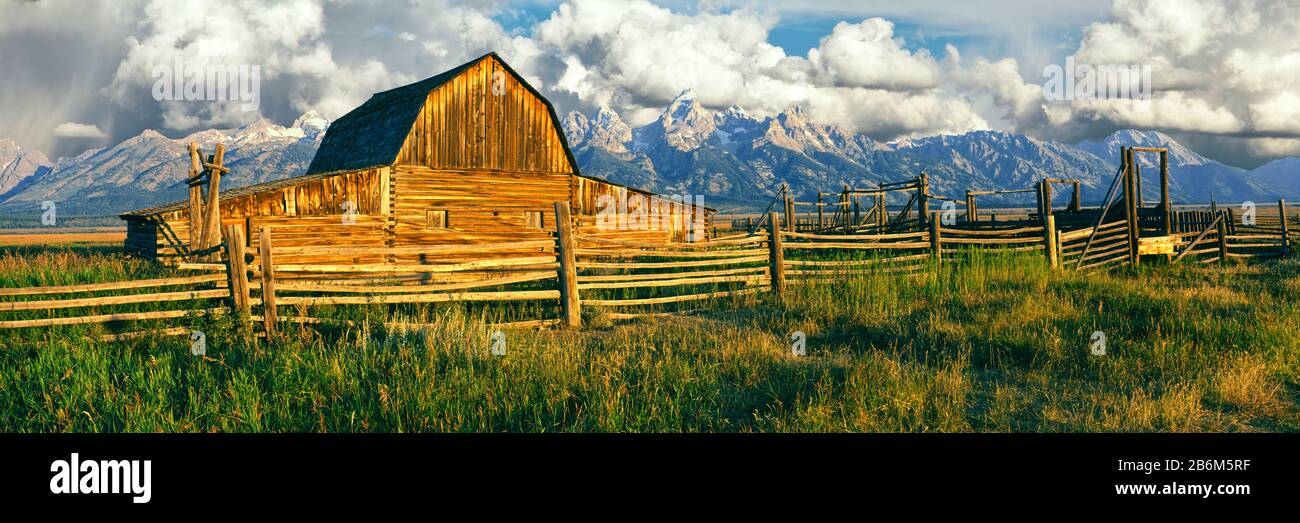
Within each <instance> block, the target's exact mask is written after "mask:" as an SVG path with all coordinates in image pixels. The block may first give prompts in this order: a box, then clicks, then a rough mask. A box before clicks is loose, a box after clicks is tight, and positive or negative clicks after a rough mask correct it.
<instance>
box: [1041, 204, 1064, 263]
mask: <svg viewBox="0 0 1300 523" xmlns="http://www.w3.org/2000/svg"><path fill="white" fill-rule="evenodd" d="M1043 242H1044V243H1043V248H1044V249H1045V250H1046V252H1047V268H1049V269H1058V268H1060V267H1061V253H1060V252H1058V251H1057V250H1056V249H1057V247H1058V246H1057V243H1056V217H1055V216H1052V215H1051V214H1048V215H1047V216H1046V217H1045V218H1044V219H1043Z"/></svg>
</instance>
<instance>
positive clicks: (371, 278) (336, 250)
mask: <svg viewBox="0 0 1300 523" xmlns="http://www.w3.org/2000/svg"><path fill="white" fill-rule="evenodd" d="M1279 208H1280V209H1285V203H1284V202H1279ZM555 214H556V223H557V224H558V227H557V235H556V237H555V238H553V239H548V240H526V241H520V242H513V243H489V244H476V245H433V246H400V247H391V246H390V247H388V248H386V249H382V250H380V252H378V253H377V252H376V251H375V250H374V249H371V248H354V247H337V246H320V247H310V246H293V247H276V246H275V233H274V230H273V229H272V228H270V227H262V228H260V229H258V230H256V231H251V232H252V233H253V234H252V235H251V237H249V235H247V234H246V232H247V231H244V230H243V227H242V226H241V225H238V224H229V225H226V226H225V227H224V228H223V229H222V233H223V237H222V243H221V244H219V245H218V246H217V248H218V249H219V250H220V251H222V252H223V253H224V260H223V261H222V262H221V263H182V264H179V265H178V266H177V267H178V268H180V269H184V270H193V271H201V272H202V273H201V274H195V275H188V276H177V277H170V278H154V279H142V280H127V281H115V282H104V283H89V284H75V285H61V286H49V287H24V288H8V289H0V313H26V314H27V315H29V316H30V315H32V314H35V313H36V312H37V311H46V312H47V313H49V314H50V317H40V318H30V317H29V318H27V319H6V320H0V329H14V328H27V327H50V326H60V325H80V324H94V323H115V322H135V321H147V320H177V319H181V318H186V317H191V316H221V315H226V316H231V317H235V318H237V319H238V321H239V322H240V323H241V326H242V327H243V328H244V329H245V331H246V332H247V333H249V334H250V335H265V336H268V337H271V336H275V335H276V333H277V325H278V324H281V323H293V324H340V325H350V324H353V322H351V320H337V319H330V318H322V317H318V316H313V315H311V312H312V310H313V309H317V308H320V307H330V306H351V305H371V304H377V305H397V304H425V303H453V302H455V303H471V302H495V303H514V304H519V305H520V306H521V307H523V306H525V305H527V304H538V303H541V304H543V309H545V308H546V307H547V305H545V304H552V305H553V308H552V309H551V310H555V311H556V314H555V315H554V316H552V317H542V318H526V319H519V318H507V319H509V320H510V321H503V322H501V323H498V324H497V325H499V326H511V327H539V326H548V325H557V324H561V325H569V326H577V325H581V323H582V317H583V314H582V310H583V307H584V306H587V307H599V308H601V309H609V310H607V311H602V312H603V313H604V314H605V315H606V316H608V317H609V318H614V319H623V318H636V317H654V316H660V315H663V314H669V313H681V312H689V311H690V310H692V309H682V308H680V307H681V306H683V305H684V304H698V303H699V302H705V301H710V300H718V299H723V298H737V297H743V296H753V295H757V294H760V293H767V292H771V293H774V294H776V295H777V296H780V295H781V294H783V293H784V292H785V289H786V287H787V285H805V284H816V283H826V282H834V281H842V280H843V278H844V277H845V276H851V275H860V274H898V275H906V274H909V273H914V272H918V271H921V270H923V269H925V268H927V267H930V266H933V265H934V264H943V263H951V262H953V261H955V260H958V259H959V258H960V257H961V256H962V255H964V254H969V253H971V252H977V251H993V252H1031V253H1040V254H1041V255H1043V257H1044V260H1045V263H1046V264H1047V265H1048V266H1049V267H1052V268H1065V269H1069V270H1082V271H1089V270H1100V269H1105V268H1109V267H1113V266H1119V265H1126V264H1130V263H1134V262H1135V261H1136V259H1138V257H1139V256H1138V255H1139V254H1140V253H1142V252H1143V251H1142V249H1152V248H1156V247H1160V248H1164V247H1165V246H1168V247H1169V248H1171V249H1172V251H1171V252H1169V251H1161V253H1163V254H1167V255H1168V257H1169V260H1170V262H1171V263H1180V262H1183V261H1188V262H1195V263H1215V262H1220V263H1221V262H1226V261H1228V260H1230V259H1240V258H1265V257H1275V256H1281V255H1285V254H1288V253H1289V252H1290V245H1291V237H1292V235H1293V234H1295V233H1294V232H1293V231H1291V230H1290V227H1289V223H1288V220H1287V216H1286V214H1285V213H1280V216H1279V217H1278V219H1277V220H1276V221H1275V222H1265V223H1263V224H1261V223H1255V224H1252V225H1238V226H1235V227H1232V226H1229V224H1228V223H1226V221H1225V218H1226V217H1227V216H1230V215H1231V213H1222V212H1219V213H1204V214H1201V213H1199V212H1198V213H1196V214H1189V215H1187V216H1183V217H1182V219H1181V220H1180V221H1179V222H1178V223H1179V224H1180V225H1179V228H1180V229H1181V230H1178V231H1176V232H1173V233H1172V234H1169V235H1166V236H1160V237H1151V238H1142V237H1137V238H1135V237H1134V236H1133V231H1134V228H1133V227H1130V226H1129V223H1128V222H1126V221H1124V220H1118V221H1110V222H1105V223H1102V224H1101V225H1099V226H1097V227H1084V228H1077V229H1067V228H1062V227H1058V226H1057V225H1056V222H1055V220H1054V218H1053V216H1052V215H1051V214H1050V213H1049V214H1045V215H1044V216H1041V221H1039V222H1038V224H1037V225H1034V224H1032V223H1020V222H1017V223H1014V224H1006V223H1000V224H999V226H998V227H997V228H993V227H979V228H974V227H972V226H971V224H969V223H963V222H958V223H956V224H949V225H945V224H944V222H943V220H941V219H940V218H939V216H938V215H937V214H936V215H934V216H930V217H928V218H929V219H927V220H924V221H925V223H927V224H928V227H927V230H921V231H910V232H900V233H892V232H890V233H886V232H863V231H861V230H855V229H848V230H845V231H844V232H840V233H836V232H834V231H827V230H820V229H819V230H814V231H795V230H788V229H791V228H790V227H783V226H782V220H781V214H780V213H776V212H773V213H771V214H770V215H769V216H768V217H767V219H766V220H764V221H765V224H766V230H758V231H754V232H752V233H746V234H740V235H735V236H729V237H722V238H715V239H713V240H710V241H704V242H697V243H680V242H676V243H674V242H668V243H663V242H646V241H636V240H628V239H616V238H609V237H604V236H599V235H584V234H580V233H578V232H577V231H576V230H575V227H574V226H573V222H572V220H571V219H570V217H569V214H568V207H567V205H565V204H563V203H562V202H561V203H557V204H556V209H555ZM1202 218H1205V219H1204V220H1202ZM1072 223H1074V222H1072ZM254 239H255V241H254ZM1148 240H1149V241H1148ZM449 254H451V255H459V254H463V255H464V256H447V255H449ZM349 260H351V261H353V262H351V263H350V262H349ZM356 260H367V262H365V263H360V262H355V261H356ZM218 271H220V272H221V273H218ZM141 291H143V292H141ZM106 292H107V293H109V294H107V295H105V294H103V293H106ZM221 301H224V302H225V303H224V304H220V302H221ZM166 303H176V304H182V307H183V308H173V309H164V310H152V311H139V310H135V311H129V310H128V311H118V312H103V311H101V310H100V309H101V308H103V307H113V306H129V305H136V306H138V305H142V304H166ZM219 305H220V306H219ZM254 308H257V310H256V311H254ZM282 308H289V309H293V310H295V311H297V314H294V315H282V314H281V313H280V309H282ZM70 309H88V312H86V313H83V314H82V315H78V316H74V315H62V314H56V312H57V311H65V310H70ZM254 312H257V313H258V314H254ZM254 322H256V323H257V324H260V326H261V331H262V332H260V333H255V332H254V330H255V329H254ZM384 324H385V325H386V326H389V327H391V328H395V329H412V328H420V327H421V324H415V323H401V322H384ZM148 332H150V331H136V332H124V333H116V334H107V335H104V336H101V339H106V340H123V339H133V338H137V337H139V336H143V335H146V334H147V333H148ZM152 332H156V333H162V334H184V333H185V332H187V331H186V330H185V329H184V328H182V327H166V328H160V329H157V330H155V331H152Z"/></svg>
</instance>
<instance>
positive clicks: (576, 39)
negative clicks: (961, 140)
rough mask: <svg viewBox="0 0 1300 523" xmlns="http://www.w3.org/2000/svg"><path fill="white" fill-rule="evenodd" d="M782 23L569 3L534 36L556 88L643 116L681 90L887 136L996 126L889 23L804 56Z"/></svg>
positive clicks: (836, 33)
mask: <svg viewBox="0 0 1300 523" xmlns="http://www.w3.org/2000/svg"><path fill="white" fill-rule="evenodd" d="M775 23H776V19H775V18H774V17H772V16H771V15H770V14H768V13H764V12H755V11H749V10H745V9H737V10H733V11H730V12H727V13H716V12H712V11H704V12H700V13H696V14H682V13H676V12H673V11H671V10H669V9H667V8H663V7H659V6H656V5H654V4H651V3H650V2H648V1H645V0H630V1H619V0H570V1H568V2H566V3H564V4H562V5H560V7H559V8H558V9H557V10H556V11H555V13H554V14H553V15H552V16H551V18H549V19H547V20H546V21H544V22H542V23H541V24H539V26H538V28H537V31H536V34H535V38H536V40H537V41H538V43H539V45H540V46H541V47H542V49H544V50H545V51H548V52H550V53H553V54H554V55H555V56H558V57H560V58H561V62H560V66H559V69H558V71H556V73H555V77H556V80H555V82H554V83H553V85H552V89H553V90H556V91H563V92H568V93H571V94H572V95H573V96H575V97H576V98H577V99H578V100H579V101H580V102H581V103H583V104H585V105H587V106H590V107H596V106H610V107H612V108H614V109H616V110H618V111H619V112H620V113H622V114H623V116H624V118H625V119H626V120H628V121H629V122H630V123H633V124H638V123H645V122H647V121H649V120H651V119H653V118H654V117H655V116H656V115H657V113H658V111H659V110H660V109H661V108H662V107H663V106H664V105H665V104H666V103H668V102H669V101H670V100H672V99H673V97H675V96H676V95H677V94H678V93H680V92H681V91H683V90H685V89H687V88H691V89H694V90H695V93H696V97H697V99H698V100H699V102H700V103H702V104H704V105H706V106H711V107H715V108H721V107H726V106H729V105H731V104H739V105H741V106H743V107H745V108H746V109H747V110H749V111H750V112H752V113H754V114H759V115H764V114H774V113H777V112H780V111H783V110H785V109H787V108H789V107H790V106H792V105H800V106H802V107H804V108H805V109H807V110H808V112H809V113H810V114H811V115H812V116H813V117H814V118H815V119H818V120H821V121H826V122H831V123H836V124H841V125H844V126H846V127H849V128H851V129H854V130H858V131H862V132H866V133H869V134H872V135H873V136H875V137H877V138H881V139H891V138H897V137H902V136H912V135H918V134H934V133H954V132H963V131H969V130H974V129H983V128H987V127H988V123H987V122H986V121H984V119H983V118H981V117H980V116H979V115H978V114H976V112H975V111H974V109H973V108H972V107H971V106H970V104H968V103H967V102H966V101H965V100H963V99H961V98H959V97H949V96H945V94H944V93H943V92H941V91H940V90H939V84H940V68H939V65H938V63H937V62H936V60H935V59H934V58H933V57H932V56H930V54H929V52H927V51H924V50H922V51H916V52H914V51H910V50H908V49H907V47H906V45H905V42H903V41H902V39H900V38H898V37H897V36H896V35H895V34H894V26H893V24H892V23H890V22H889V21H886V20H883V19H879V18H870V19H867V20H863V21H861V22H858V23H849V22H843V23H840V24H837V25H836V26H835V28H834V29H833V30H832V31H831V33H830V34H829V35H827V36H826V37H824V38H823V39H822V40H821V42H820V45H819V46H818V47H817V48H814V49H812V50H811V51H810V52H809V53H808V56H807V57H800V56H788V55H787V54H786V53H785V51H784V50H782V49H781V48H779V47H776V46H774V45H772V44H770V43H769V42H768V33H769V31H770V30H771V29H772V27H773V26H774V25H775Z"/></svg>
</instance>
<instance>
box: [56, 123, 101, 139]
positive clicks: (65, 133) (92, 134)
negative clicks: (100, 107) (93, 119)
mask: <svg viewBox="0 0 1300 523" xmlns="http://www.w3.org/2000/svg"><path fill="white" fill-rule="evenodd" d="M54 136H57V137H59V138H108V134H107V133H105V132H104V131H101V130H100V129H99V127H98V126H95V125H93V124H88V123H77V122H63V123H61V124H59V125H57V126H55V127H54Z"/></svg>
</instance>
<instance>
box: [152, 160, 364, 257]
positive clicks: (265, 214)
mask: <svg viewBox="0 0 1300 523" xmlns="http://www.w3.org/2000/svg"><path fill="white" fill-rule="evenodd" d="M389 172H390V168H388V167H380V168H374V169H362V170H358V171H349V172H342V173H336V174H331V175H328V176H318V177H313V178H309V179H305V180H303V181H301V182H300V183H294V184H288V183H287V184H285V185H284V186H282V187H272V188H266V189H264V190H260V191H257V192H251V193H249V194H240V195H231V196H229V197H226V198H222V201H221V221H222V223H236V224H242V225H245V226H249V225H251V227H252V230H249V231H246V233H245V237H246V238H247V239H248V240H249V241H250V242H256V241H257V233H256V229H257V228H258V227H260V226H261V225H271V226H273V227H275V228H276V232H275V234H274V239H275V244H276V245H277V246H284V247H305V246H311V245H358V246H374V247H376V248H382V247H383V246H384V245H385V244H386V241H387V236H386V231H385V227H386V225H387V216H388V204H389V195H388V189H389V180H388V178H389ZM345 202H346V203H345ZM345 206H348V207H350V208H351V209H353V210H354V212H353V213H351V215H350V216H346V219H345V214H346V213H345V211H346V210H347V209H348V207H345ZM189 214H190V213H189V209H188V208H183V209H179V210H172V211H165V212H161V213H159V214H157V215H156V218H155V219H156V220H157V223H149V222H146V221H144V220H143V219H134V220H130V221H128V225H127V236H128V242H127V248H128V250H129V251H130V252H133V253H135V254H138V255H142V256H146V257H150V258H159V259H169V258H171V259H174V258H177V257H179V255H180V252H181V249H180V247H181V246H187V245H188V244H189V242H190V226H189V222H190V219H189ZM132 231H136V233H135V235H134V236H133V235H132ZM282 231H283V232H282ZM150 243H152V244H153V245H154V246H155V248H154V251H153V253H152V254H151V253H149V252H148V249H147V248H146V245H148V244H150ZM374 259H375V260H377V261H382V257H375V258H374ZM347 260H352V258H350V257H349V258H339V259H338V260H330V261H347ZM282 261H283V262H284V263H291V262H295V260H294V259H293V257H291V256H286V257H283V258H282Z"/></svg>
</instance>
